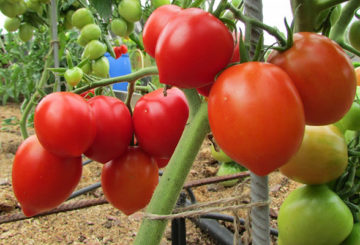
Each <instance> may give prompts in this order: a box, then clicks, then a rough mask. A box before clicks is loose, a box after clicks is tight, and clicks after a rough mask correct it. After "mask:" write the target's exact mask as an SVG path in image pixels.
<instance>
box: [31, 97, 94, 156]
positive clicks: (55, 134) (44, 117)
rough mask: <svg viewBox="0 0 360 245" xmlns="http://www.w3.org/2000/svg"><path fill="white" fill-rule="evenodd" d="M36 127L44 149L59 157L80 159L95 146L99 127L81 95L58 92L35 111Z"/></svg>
mask: <svg viewBox="0 0 360 245" xmlns="http://www.w3.org/2000/svg"><path fill="white" fill-rule="evenodd" d="M34 127H35V132H36V135H37V137H38V139H39V141H40V143H41V144H42V146H43V147H44V148H45V149H46V150H48V151H50V152H52V153H54V154H56V155H59V156H64V157H68V156H72V157H75V156H80V155H81V154H83V153H84V152H85V151H86V150H87V149H88V148H89V146H90V145H91V144H92V142H93V140H94V138H95V133H96V124H95V117H94V115H93V112H92V110H91V107H90V105H89V104H88V103H87V102H86V100H85V99H84V98H82V97H81V96H80V95H77V94H74V93H71V92H55V93H52V94H49V95H47V96H45V97H44V98H43V99H42V100H41V101H40V103H39V104H38V105H37V107H36V109H35V116H34Z"/></svg>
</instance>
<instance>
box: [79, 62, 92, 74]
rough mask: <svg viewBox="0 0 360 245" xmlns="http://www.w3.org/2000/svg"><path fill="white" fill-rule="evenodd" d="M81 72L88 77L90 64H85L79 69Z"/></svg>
mask: <svg viewBox="0 0 360 245" xmlns="http://www.w3.org/2000/svg"><path fill="white" fill-rule="evenodd" d="M81 70H82V71H83V72H84V73H85V74H87V75H89V74H90V73H91V63H90V62H87V63H85V64H84V65H83V66H82V67H81Z"/></svg>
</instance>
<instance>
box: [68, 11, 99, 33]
mask: <svg viewBox="0 0 360 245" xmlns="http://www.w3.org/2000/svg"><path fill="white" fill-rule="evenodd" d="M71 23H72V25H73V26H75V27H76V28H78V29H79V30H81V28H83V27H84V26H85V25H87V24H92V23H94V17H93V16H92V14H91V12H90V10H88V9H87V8H80V9H78V10H76V11H75V12H74V13H73V15H72V17H71Z"/></svg>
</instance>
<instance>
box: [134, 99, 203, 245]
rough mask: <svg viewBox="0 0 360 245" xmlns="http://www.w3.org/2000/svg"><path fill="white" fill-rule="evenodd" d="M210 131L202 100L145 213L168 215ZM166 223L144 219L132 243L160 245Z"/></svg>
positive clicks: (164, 221) (136, 244)
mask: <svg viewBox="0 0 360 245" xmlns="http://www.w3.org/2000/svg"><path fill="white" fill-rule="evenodd" d="M192 106H194V105H192V104H190V107H192ZM195 106H198V105H195ZM209 131H210V128H209V123H208V114H207V103H206V102H205V101H203V102H202V103H201V104H200V106H199V109H198V111H197V112H196V114H195V116H194V118H193V120H191V122H190V123H189V124H188V125H187V126H186V127H185V130H184V132H183V134H182V136H181V138H180V141H179V143H178V145H177V147H176V149H175V152H174V154H173V156H172V157H171V159H170V161H169V164H168V165H167V167H166V169H165V171H164V174H163V175H162V177H161V178H160V182H159V184H158V186H157V188H156V189H155V192H154V194H153V197H152V199H151V201H150V203H149V205H148V207H147V209H146V212H147V213H149V214H163V215H166V214H170V213H171V211H172V210H173V208H174V206H175V204H176V201H177V199H178V196H179V194H180V192H181V190H182V187H183V185H184V183H185V179H186V177H187V175H188V173H189V171H190V169H191V166H192V164H193V161H194V159H195V157H196V155H197V153H198V151H199V149H200V147H201V144H202V142H203V141H204V138H205V136H206V134H207V133H208V132H209ZM167 222H168V221H167V220H153V219H148V218H144V219H143V221H142V224H141V226H140V229H139V231H138V234H137V236H136V238H135V241H134V244H135V245H140V244H141V245H142V244H147V245H155V244H160V241H161V238H162V236H163V233H164V231H165V228H166V225H167Z"/></svg>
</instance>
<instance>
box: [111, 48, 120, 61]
mask: <svg viewBox="0 0 360 245" xmlns="http://www.w3.org/2000/svg"><path fill="white" fill-rule="evenodd" d="M113 49H114V53H115V59H119V58H120V57H121V49H120V47H117V46H116V47H114V48H113Z"/></svg>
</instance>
